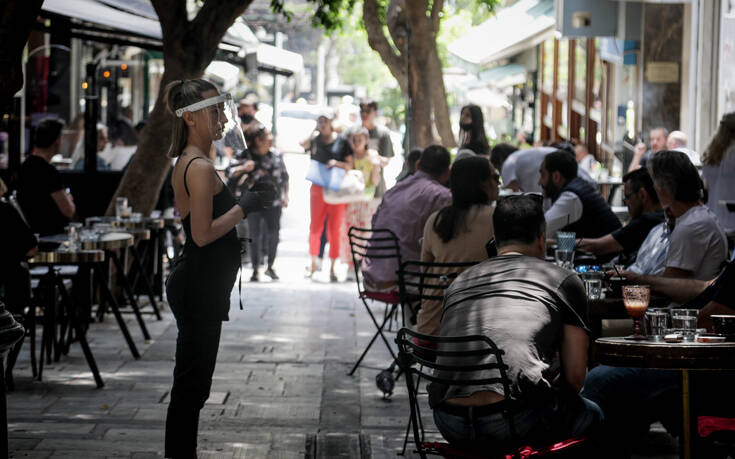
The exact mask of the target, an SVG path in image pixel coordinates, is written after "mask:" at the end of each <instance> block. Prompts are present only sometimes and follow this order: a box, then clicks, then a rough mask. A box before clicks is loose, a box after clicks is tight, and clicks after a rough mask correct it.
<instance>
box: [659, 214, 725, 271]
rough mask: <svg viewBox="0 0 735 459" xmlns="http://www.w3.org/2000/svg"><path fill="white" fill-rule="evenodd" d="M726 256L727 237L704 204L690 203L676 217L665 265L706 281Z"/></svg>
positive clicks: (720, 265)
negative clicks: (683, 211)
mask: <svg viewBox="0 0 735 459" xmlns="http://www.w3.org/2000/svg"><path fill="white" fill-rule="evenodd" d="M727 256H728V253H727V236H725V232H724V231H723V230H722V228H721V227H720V224H719V223H718V222H717V217H715V214H713V213H712V211H711V210H709V208H707V206H694V207H692V208H691V209H689V210H687V211H686V212H685V213H684V214H683V215H682V216H680V217H679V218H677V219H676V225H675V226H674V231H672V232H671V243H670V244H669V253H668V255H667V256H666V262H665V266H666V267H667V268H678V269H684V270H687V271H691V272H692V274H693V275H694V278H696V279H699V280H710V279H714V277H715V276H717V273H719V272H720V269H721V268H722V263H723V262H724V261H725V260H727Z"/></svg>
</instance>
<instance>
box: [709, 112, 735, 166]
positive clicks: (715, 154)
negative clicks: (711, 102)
mask: <svg viewBox="0 0 735 459" xmlns="http://www.w3.org/2000/svg"><path fill="white" fill-rule="evenodd" d="M733 142H735V112H732V113H727V114H726V115H724V116H723V117H722V120H720V127H719V128H718V129H717V132H716V133H715V136H714V137H712V140H710V142H709V145H707V149H706V150H704V153H702V163H703V164H706V165H708V166H718V165H719V164H720V163H721V162H722V157H723V156H725V151H727V149H728V147H729V146H730V145H731V144H732V143H733Z"/></svg>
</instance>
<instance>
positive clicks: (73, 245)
mask: <svg viewBox="0 0 735 459" xmlns="http://www.w3.org/2000/svg"><path fill="white" fill-rule="evenodd" d="M83 226H84V225H82V224H81V223H69V225H68V226H67V227H66V239H67V240H68V241H69V250H70V251H72V252H76V251H77V250H79V249H80V248H81V247H80V244H79V238H80V235H79V233H80V231H81V230H82V227H83Z"/></svg>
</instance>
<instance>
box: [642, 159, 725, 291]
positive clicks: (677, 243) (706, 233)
mask: <svg viewBox="0 0 735 459" xmlns="http://www.w3.org/2000/svg"><path fill="white" fill-rule="evenodd" d="M648 170H649V172H650V173H651V176H652V178H653V186H654V188H655V189H656V193H657V195H658V198H659V200H660V201H661V206H662V207H663V208H664V209H665V210H666V213H667V215H669V216H670V217H673V218H675V219H676V224H675V226H674V230H673V231H672V232H671V237H670V240H671V242H670V244H669V252H668V254H667V256H666V262H665V266H666V269H665V270H664V273H663V275H664V276H666V277H677V278H695V279H699V280H708V279H712V278H713V277H715V276H716V275H717V273H718V272H720V269H721V268H722V264H723V262H725V260H727V255H728V253H727V237H726V236H725V233H724V231H723V230H722V228H721V227H720V225H719V223H717V218H716V217H715V215H714V214H713V213H712V211H711V210H709V208H708V207H707V206H705V205H703V204H702V201H701V198H702V180H701V179H700V178H699V173H698V172H697V169H696V167H694V165H693V164H692V162H691V161H690V160H689V157H688V156H687V155H686V154H684V153H682V152H679V151H668V150H665V151H659V152H658V153H656V154H655V155H653V156H652V157H651V158H650V159H649V161H648Z"/></svg>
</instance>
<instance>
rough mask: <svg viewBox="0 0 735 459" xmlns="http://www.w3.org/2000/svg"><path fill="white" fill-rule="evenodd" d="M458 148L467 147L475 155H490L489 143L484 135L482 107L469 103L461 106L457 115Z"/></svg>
mask: <svg viewBox="0 0 735 459" xmlns="http://www.w3.org/2000/svg"><path fill="white" fill-rule="evenodd" d="M459 129H460V131H459V148H460V149H462V148H467V149H469V150H472V151H473V152H475V154H477V155H483V156H488V157H489V156H490V145H489V144H488V143H487V135H485V119H484V117H483V116H482V109H481V108H480V107H478V106H477V105H474V104H470V105H465V106H464V107H462V111H461V112H460V117H459Z"/></svg>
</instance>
